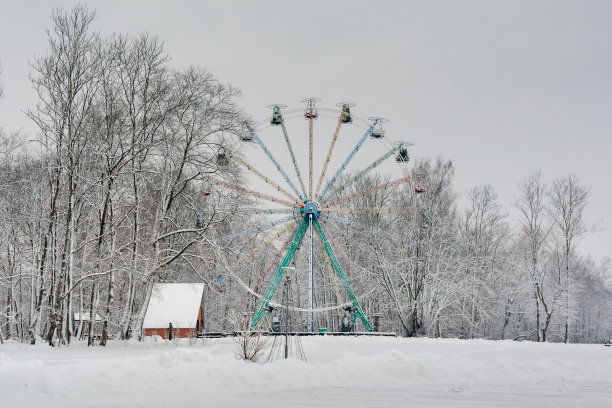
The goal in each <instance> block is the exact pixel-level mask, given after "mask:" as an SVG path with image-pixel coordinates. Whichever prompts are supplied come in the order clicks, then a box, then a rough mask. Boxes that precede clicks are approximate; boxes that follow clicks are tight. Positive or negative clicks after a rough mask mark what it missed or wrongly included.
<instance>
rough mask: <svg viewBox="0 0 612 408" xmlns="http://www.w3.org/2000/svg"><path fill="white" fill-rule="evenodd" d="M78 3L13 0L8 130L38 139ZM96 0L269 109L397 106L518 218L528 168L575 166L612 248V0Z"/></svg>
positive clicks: (406, 125)
mask: <svg viewBox="0 0 612 408" xmlns="http://www.w3.org/2000/svg"><path fill="white" fill-rule="evenodd" d="M73 4H75V2H73V1H56V2H48V1H40V2H29V1H20V2H12V1H0V38H1V39H2V40H1V41H0V61H1V62H2V65H3V68H4V73H3V74H2V75H1V76H0V82H2V83H3V84H4V86H5V96H4V98H3V99H0V125H1V126H5V127H8V128H11V129H17V128H23V129H24V130H25V131H26V132H29V133H30V134H33V132H34V128H33V126H32V124H31V123H29V122H28V121H27V119H25V117H24V115H23V114H22V113H21V110H23V109H26V108H28V107H32V106H33V105H34V103H35V96H34V94H33V92H32V90H31V87H30V85H29V82H28V80H27V73H28V72H29V67H28V60H31V59H32V57H33V56H34V55H36V54H38V55H41V54H43V53H44V52H45V49H46V37H45V31H44V30H45V28H46V27H49V26H50V19H49V14H50V9H51V7H52V6H53V5H63V6H66V7H71V6H72V5H73ZM88 4H89V5H90V7H92V8H95V9H97V11H98V14H99V18H98V20H97V22H96V27H97V28H98V29H100V30H101V32H102V33H103V34H104V35H110V34H111V33H113V32H124V33H126V32H129V33H132V34H136V33H138V32H141V31H149V32H151V33H156V34H158V35H159V37H160V38H161V39H162V40H164V41H165V43H166V48H167V50H168V52H169V53H170V54H171V56H172V58H173V64H174V65H175V66H177V67H183V66H187V65H202V66H205V67H206V68H208V69H209V70H210V71H212V72H213V73H214V74H215V75H216V76H217V77H218V78H219V79H221V80H222V81H224V82H230V83H231V84H233V85H235V86H237V87H239V88H241V89H242V91H243V97H242V100H241V102H242V105H243V107H244V109H245V110H246V111H247V112H249V113H251V114H252V115H253V116H254V117H255V118H263V117H264V116H266V115H267V114H269V111H268V109H267V108H266V105H268V104H270V103H277V102H278V103H281V102H282V103H286V104H288V105H291V106H297V105H298V104H299V101H300V99H302V98H304V97H307V96H313V95H314V96H318V97H320V98H322V102H321V103H322V105H324V106H333V105H334V104H335V103H336V102H338V101H342V100H350V101H353V102H355V103H356V104H357V107H356V112H357V114H358V115H360V116H362V117H367V116H370V115H382V116H385V117H387V118H388V119H389V120H390V121H389V123H388V124H387V125H386V129H387V133H388V134H389V135H390V136H391V135H393V139H394V140H398V139H408V140H410V141H411V142H413V143H414V144H415V145H414V147H413V148H412V149H411V150H412V154H413V156H416V157H430V158H434V157H436V156H441V157H443V158H450V159H452V160H453V162H454V163H455V165H456V168H457V172H456V187H457V190H458V192H459V193H463V192H464V191H465V190H466V189H467V188H470V187H472V186H475V185H479V184H484V183H490V184H492V185H493V186H494V187H495V189H496V191H497V192H498V194H499V196H500V200H501V202H502V203H503V205H504V209H505V211H507V212H509V213H510V215H511V217H514V212H513V210H512V208H511V203H512V201H513V199H514V197H515V195H516V194H517V188H516V185H517V183H518V182H519V181H520V180H522V179H523V177H525V176H526V175H528V174H530V173H532V172H533V171H535V170H536V169H538V168H541V169H542V170H543V172H544V176H545V178H546V179H547V180H549V181H550V180H552V179H553V178H555V177H557V176H561V175H566V174H568V173H575V174H576V175H577V176H578V177H579V179H580V180H581V181H582V182H583V183H585V184H587V185H589V186H590V187H591V188H592V191H591V199H590V202H589V207H588V210H587V219H588V221H589V223H591V224H593V223H595V222H598V221H601V220H603V222H602V223H601V227H603V228H605V231H603V232H598V233H593V234H591V235H590V236H588V237H587V238H586V239H585V240H584V242H583V245H582V248H583V251H584V252H588V253H591V254H592V255H594V256H595V257H596V258H601V257H603V256H612V249H611V248H610V243H612V224H611V222H612V221H611V220H612V217H611V216H610V215H609V214H608V211H609V210H608V209H609V207H610V205H609V204H610V201H611V200H612V185H611V182H610V179H609V178H610V173H611V171H610V170H611V167H612V165H611V164H610V158H609V157H610V155H611V154H612V137H610V130H611V129H612V115H611V112H610V109H611V107H612V78H611V73H612V24H610V22H611V21H612V2H610V1H600V2H599V1H588V2H585V1H576V2H572V1H563V2H560V1H537V2H534V1H513V2H493V1H441V2H436V1H427V2H425V1H424V2H409V1H397V2H382V1H377V2H374V1H372V2H361V1H351V2H349V1H339V2H333V3H332V2H329V1H310V2H298V1H285V2H267V1H253V2H246V1H244V2H230V1H223V2H221V1H218V2H202V1H198V2H196V1H192V2H190V1H172V2H168V1H131V2H124V1H108V0H107V1H90V2H89V3H88ZM321 149H323V150H326V149H327V145H325V147H321ZM320 154H324V151H323V152H321V153H320Z"/></svg>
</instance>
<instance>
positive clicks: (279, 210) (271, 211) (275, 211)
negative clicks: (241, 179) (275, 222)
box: [217, 207, 297, 215]
mask: <svg viewBox="0 0 612 408" xmlns="http://www.w3.org/2000/svg"><path fill="white" fill-rule="evenodd" d="M217 213H221V214H223V213H232V214H257V215H262V214H263V215H266V214H297V209H295V210H294V209H292V208H256V207H255V208H239V209H235V210H233V209H227V210H226V209H221V210H219V209H217Z"/></svg>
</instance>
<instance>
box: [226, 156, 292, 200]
mask: <svg viewBox="0 0 612 408" xmlns="http://www.w3.org/2000/svg"><path fill="white" fill-rule="evenodd" d="M234 160H235V161H236V163H238V164H240V165H241V166H242V167H244V168H245V169H247V170H248V171H250V172H251V173H253V174H254V175H256V176H257V177H259V178H260V179H262V180H263V181H264V182H265V183H266V184H269V185H271V186H272V187H274V188H275V189H276V191H278V192H279V193H281V194H282V195H284V196H285V197H288V198H289V199H291V200H293V201H294V202H299V201H302V200H301V198H297V197H296V196H294V195H292V194H291V193H290V192H288V191H287V190H285V189H284V188H282V187H281V186H279V185H278V184H276V183H275V182H274V181H272V179H270V178H269V177H267V176H265V175H264V174H263V173H262V172H260V171H259V170H257V169H256V168H255V167H253V166H251V165H250V164H249V163H247V162H245V161H244V160H242V159H241V158H239V157H237V156H234ZM298 196H299V194H298ZM291 205H293V204H291Z"/></svg>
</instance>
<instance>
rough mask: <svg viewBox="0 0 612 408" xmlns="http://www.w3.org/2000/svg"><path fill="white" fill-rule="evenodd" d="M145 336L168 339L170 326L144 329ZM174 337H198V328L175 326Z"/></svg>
mask: <svg viewBox="0 0 612 408" xmlns="http://www.w3.org/2000/svg"><path fill="white" fill-rule="evenodd" d="M144 335H145V336H155V335H157V336H160V337H161V338H162V339H166V340H167V339H168V328H167V327H165V328H163V329H162V328H159V329H144ZM172 337H173V338H175V339H179V338H180V339H186V338H190V337H196V330H195V329H194V328H185V327H182V328H176V327H175V328H173V329H172Z"/></svg>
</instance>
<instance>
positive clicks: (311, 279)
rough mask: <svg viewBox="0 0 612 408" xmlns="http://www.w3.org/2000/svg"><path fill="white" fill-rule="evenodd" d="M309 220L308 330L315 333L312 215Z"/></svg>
mask: <svg viewBox="0 0 612 408" xmlns="http://www.w3.org/2000/svg"><path fill="white" fill-rule="evenodd" d="M309 215H310V220H308V309H310V313H308V330H309V331H310V332H311V333H313V332H314V312H313V310H314V252H313V251H314V248H313V245H312V244H313V234H312V214H309Z"/></svg>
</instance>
